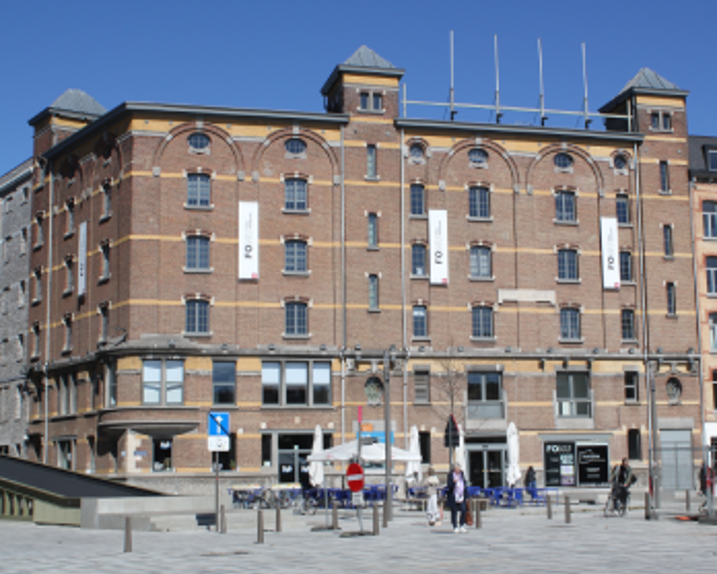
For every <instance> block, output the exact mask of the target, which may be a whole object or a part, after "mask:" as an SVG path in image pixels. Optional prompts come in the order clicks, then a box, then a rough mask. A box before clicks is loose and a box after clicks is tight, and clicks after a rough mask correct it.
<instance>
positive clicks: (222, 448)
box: [207, 412, 230, 452]
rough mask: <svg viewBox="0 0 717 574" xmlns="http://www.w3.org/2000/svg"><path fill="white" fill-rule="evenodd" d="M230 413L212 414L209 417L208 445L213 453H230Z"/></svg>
mask: <svg viewBox="0 0 717 574" xmlns="http://www.w3.org/2000/svg"><path fill="white" fill-rule="evenodd" d="M229 426H230V425H229V413H216V412H210V413H209V414H208V417H207V429H208V433H207V434H208V435H209V438H208V444H209V450H210V451H212V452H228V451H229Z"/></svg>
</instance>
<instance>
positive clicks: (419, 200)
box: [411, 183, 426, 215]
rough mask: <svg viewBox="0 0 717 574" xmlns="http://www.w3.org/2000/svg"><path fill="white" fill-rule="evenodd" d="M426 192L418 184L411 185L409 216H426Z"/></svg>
mask: <svg viewBox="0 0 717 574" xmlns="http://www.w3.org/2000/svg"><path fill="white" fill-rule="evenodd" d="M425 194H426V190H425V188H424V187H423V186H422V185H421V184H420V183H413V184H411V215H426V197H425Z"/></svg>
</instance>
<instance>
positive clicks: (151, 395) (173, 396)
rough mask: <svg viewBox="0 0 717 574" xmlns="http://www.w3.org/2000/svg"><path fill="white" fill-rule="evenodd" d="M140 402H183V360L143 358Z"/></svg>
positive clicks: (175, 403) (160, 403)
mask: <svg viewBox="0 0 717 574" xmlns="http://www.w3.org/2000/svg"><path fill="white" fill-rule="evenodd" d="M142 402H143V404H146V405H153V404H154V405H181V404H183V403H184V362H183V361H173V360H166V361H162V360H157V359H152V360H145V361H143V362H142Z"/></svg>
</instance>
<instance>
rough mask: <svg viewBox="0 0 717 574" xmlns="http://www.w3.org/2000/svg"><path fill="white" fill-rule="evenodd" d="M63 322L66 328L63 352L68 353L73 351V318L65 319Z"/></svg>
mask: <svg viewBox="0 0 717 574" xmlns="http://www.w3.org/2000/svg"><path fill="white" fill-rule="evenodd" d="M62 322H63V324H64V326H65V342H64V346H63V347H62V352H63V353H66V352H69V351H71V350H72V317H71V316H68V317H65V318H64V319H63V320H62Z"/></svg>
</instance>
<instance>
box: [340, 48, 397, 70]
mask: <svg viewBox="0 0 717 574" xmlns="http://www.w3.org/2000/svg"><path fill="white" fill-rule="evenodd" d="M344 65H345V66H355V67H357V68H383V69H396V66H394V65H393V64H392V63H391V62H389V61H388V60H386V59H385V58H382V57H381V56H379V55H378V54H377V53H376V52H374V51H373V50H372V49H371V48H369V47H368V46H361V47H360V48H359V49H358V50H356V51H355V52H354V53H353V54H352V55H351V57H350V58H349V59H348V60H346V61H345V62H344Z"/></svg>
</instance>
